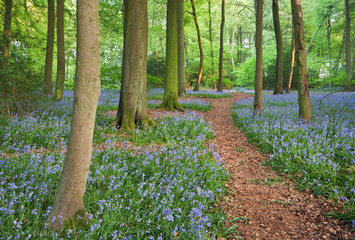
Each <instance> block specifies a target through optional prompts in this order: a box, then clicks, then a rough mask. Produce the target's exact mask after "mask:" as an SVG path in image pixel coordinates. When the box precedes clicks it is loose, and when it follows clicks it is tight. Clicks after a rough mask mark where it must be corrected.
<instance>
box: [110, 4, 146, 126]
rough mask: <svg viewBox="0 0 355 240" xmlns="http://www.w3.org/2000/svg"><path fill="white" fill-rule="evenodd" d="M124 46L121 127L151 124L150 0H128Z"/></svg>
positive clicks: (125, 13)
mask: <svg viewBox="0 0 355 240" xmlns="http://www.w3.org/2000/svg"><path fill="white" fill-rule="evenodd" d="M124 11H125V12H124V46H123V61H122V80H121V94H120V102H119V106H118V112H117V118H116V123H115V124H116V126H117V127H118V128H119V129H120V130H121V131H126V130H132V129H134V128H135V126H136V125H142V126H145V127H148V126H150V125H151V124H152V119H151V118H150V117H149V115H148V104H147V81H146V79H147V51H148V7H147V0H125V1H124Z"/></svg>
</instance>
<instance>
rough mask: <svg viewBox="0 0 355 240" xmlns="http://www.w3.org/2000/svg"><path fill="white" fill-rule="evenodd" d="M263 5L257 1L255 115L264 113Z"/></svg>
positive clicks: (261, 0) (260, 1)
mask: <svg viewBox="0 0 355 240" xmlns="http://www.w3.org/2000/svg"><path fill="white" fill-rule="evenodd" d="M263 4H264V1H263V0H256V34H255V47H256V66H255V96H254V115H260V114H261V113H262V111H263Z"/></svg>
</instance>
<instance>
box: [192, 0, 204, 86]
mask: <svg viewBox="0 0 355 240" xmlns="http://www.w3.org/2000/svg"><path fill="white" fill-rule="evenodd" d="M190 2H191V6H192V14H193V16H194V21H195V26H196V32H197V39H198V48H199V49H200V69H199V71H198V78H197V82H196V85H195V88H194V91H198V89H199V88H200V83H201V80H202V72H203V49H202V40H201V33H200V27H199V25H198V22H197V13H196V8H195V3H194V0H190Z"/></svg>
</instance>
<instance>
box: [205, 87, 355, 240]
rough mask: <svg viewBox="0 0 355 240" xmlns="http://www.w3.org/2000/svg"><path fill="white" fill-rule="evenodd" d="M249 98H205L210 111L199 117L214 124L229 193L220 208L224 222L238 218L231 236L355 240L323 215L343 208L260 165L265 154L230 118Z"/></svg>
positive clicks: (338, 224)
mask: <svg viewBox="0 0 355 240" xmlns="http://www.w3.org/2000/svg"><path fill="white" fill-rule="evenodd" d="M248 97H251V96H250V95H247V94H242V93H238V94H234V96H233V98H222V99H208V101H211V102H212V105H213V107H212V109H211V110H210V111H208V112H206V113H203V115H204V118H205V119H206V120H207V121H209V122H211V124H212V126H213V131H214V133H215V135H216V138H215V139H214V140H213V141H214V144H216V145H217V148H218V151H219V154H220V155H221V156H222V157H223V158H224V161H225V168H226V169H227V170H228V171H229V173H230V180H229V181H228V183H227V184H226V186H227V187H228V189H229V191H230V194H229V195H228V196H226V197H225V198H224V203H222V205H223V207H224V210H225V212H226V214H227V216H228V219H227V220H228V221H231V220H232V219H236V218H237V220H236V221H235V222H234V223H230V222H229V223H228V224H227V227H230V226H232V224H237V225H239V226H238V228H237V230H238V231H239V235H235V236H241V237H243V238H244V239H246V240H248V239H252V240H258V239H259V240H261V239H352V238H355V236H354V235H352V233H351V232H350V227H349V225H344V224H343V223H342V222H340V221H339V220H336V219H332V218H331V217H329V216H326V215H324V214H326V213H329V212H331V211H332V210H339V209H341V208H340V205H339V204H336V203H333V202H331V201H330V200H328V201H326V200H325V199H322V198H316V197H314V196H313V195H312V194H311V193H310V192H299V191H297V190H296V189H295V184H294V183H293V182H292V181H290V180H289V179H287V177H285V176H281V175H279V174H277V173H276V172H275V171H273V170H271V168H270V167H266V166H263V165H262V162H263V161H264V160H265V159H266V158H268V155H266V154H262V153H260V152H258V151H257V149H256V147H255V146H253V145H252V144H249V143H248V141H247V139H246V136H245V134H244V133H243V132H241V131H240V130H239V129H238V128H237V127H235V126H234V125H233V121H232V117H231V112H230V108H231V106H232V104H234V103H235V102H236V101H239V100H241V99H244V98H248ZM230 237H231V236H230ZM219 239H223V238H219Z"/></svg>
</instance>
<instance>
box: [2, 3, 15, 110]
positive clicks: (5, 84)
mask: <svg viewBox="0 0 355 240" xmlns="http://www.w3.org/2000/svg"><path fill="white" fill-rule="evenodd" d="M11 22H12V0H6V1H5V18H4V34H3V39H2V42H3V43H2V61H1V63H0V81H1V85H2V94H3V97H2V100H1V102H0V104H1V105H4V106H5V108H6V111H7V112H9V105H8V103H7V102H6V99H7V97H8V94H9V92H10V85H9V82H10V80H9V78H10V74H9V73H8V70H9V53H10V41H11V39H10V37H11ZM3 100H5V102H2V101H3ZM0 113H1V111H0Z"/></svg>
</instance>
